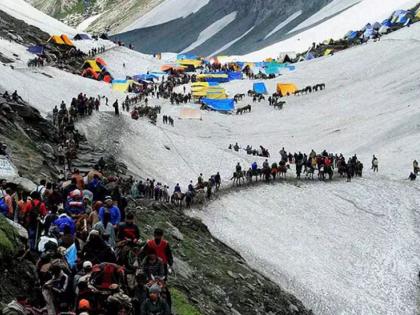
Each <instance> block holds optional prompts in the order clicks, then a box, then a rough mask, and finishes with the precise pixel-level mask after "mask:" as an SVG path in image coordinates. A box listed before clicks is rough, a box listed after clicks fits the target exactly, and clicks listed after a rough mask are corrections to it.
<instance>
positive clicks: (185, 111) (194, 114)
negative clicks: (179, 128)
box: [179, 107, 202, 120]
mask: <svg viewBox="0 0 420 315" xmlns="http://www.w3.org/2000/svg"><path fill="white" fill-rule="evenodd" d="M179 118H181V119H199V120H201V119H202V117H201V111H200V110H199V109H195V108H190V107H184V108H181V110H180V112H179Z"/></svg>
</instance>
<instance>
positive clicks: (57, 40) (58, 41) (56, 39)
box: [48, 35, 66, 45]
mask: <svg viewBox="0 0 420 315" xmlns="http://www.w3.org/2000/svg"><path fill="white" fill-rule="evenodd" d="M48 41H49V42H53V43H54V44H57V45H66V43H65V42H64V41H63V40H62V39H61V37H60V36H58V35H52V36H51V37H50V39H49V40H48Z"/></svg>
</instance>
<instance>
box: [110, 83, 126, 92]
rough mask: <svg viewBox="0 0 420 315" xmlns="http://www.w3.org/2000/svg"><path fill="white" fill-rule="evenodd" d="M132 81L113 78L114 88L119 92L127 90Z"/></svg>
mask: <svg viewBox="0 0 420 315" xmlns="http://www.w3.org/2000/svg"><path fill="white" fill-rule="evenodd" d="M129 86H130V83H129V81H128V80H112V90H114V91H119V92H127V91H128V87H129Z"/></svg>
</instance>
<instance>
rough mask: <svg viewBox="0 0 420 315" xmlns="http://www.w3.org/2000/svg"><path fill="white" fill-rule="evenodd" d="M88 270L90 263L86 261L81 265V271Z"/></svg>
mask: <svg viewBox="0 0 420 315" xmlns="http://www.w3.org/2000/svg"><path fill="white" fill-rule="evenodd" d="M88 268H92V263H91V262H90V261H88V260H86V261H85V262H84V263H83V269H88Z"/></svg>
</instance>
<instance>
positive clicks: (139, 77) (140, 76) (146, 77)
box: [133, 73, 159, 81]
mask: <svg viewBox="0 0 420 315" xmlns="http://www.w3.org/2000/svg"><path fill="white" fill-rule="evenodd" d="M154 79H159V77H158V76H157V75H154V74H150V73H149V74H147V73H146V74H138V75H135V76H134V77H133V80H135V81H139V80H142V81H151V80H154Z"/></svg>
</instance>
